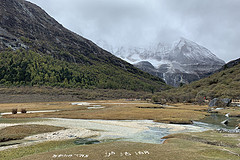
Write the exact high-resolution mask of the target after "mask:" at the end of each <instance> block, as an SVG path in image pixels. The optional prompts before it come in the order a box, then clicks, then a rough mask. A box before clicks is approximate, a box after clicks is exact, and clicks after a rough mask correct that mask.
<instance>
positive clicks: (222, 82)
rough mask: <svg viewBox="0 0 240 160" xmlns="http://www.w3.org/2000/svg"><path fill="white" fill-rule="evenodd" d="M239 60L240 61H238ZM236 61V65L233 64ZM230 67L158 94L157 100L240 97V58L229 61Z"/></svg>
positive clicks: (182, 100)
mask: <svg viewBox="0 0 240 160" xmlns="http://www.w3.org/2000/svg"><path fill="white" fill-rule="evenodd" d="M236 62H238V63H236ZM233 63H235V65H232V64H233ZM226 66H228V67H225V68H224V67H223V68H222V70H220V71H217V72H216V73H214V74H212V75H211V76H209V77H207V78H204V79H201V80H199V81H196V82H192V83H191V84H189V85H184V86H182V87H179V88H174V89H170V90H168V91H164V92H162V93H159V94H158V95H156V97H155V100H156V101H161V100H162V99H166V100H167V101H170V102H184V101H185V102H193V101H198V100H203V98H204V97H206V98H207V99H213V98H216V97H223V98H228V97H229V98H236V99H239V98H240V64H239V60H236V61H232V62H229V63H228V64H226Z"/></svg>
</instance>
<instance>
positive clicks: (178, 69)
mask: <svg viewBox="0 0 240 160" xmlns="http://www.w3.org/2000/svg"><path fill="white" fill-rule="evenodd" d="M114 54H115V55H117V56H118V57H120V58H122V59H124V60H126V61H128V62H130V63H132V64H134V65H135V66H136V67H137V68H139V69H141V70H143V71H146V72H148V73H150V74H152V75H155V76H158V77H161V78H163V79H164V80H165V81H166V83H167V84H169V85H172V86H179V85H180V84H181V83H187V84H188V83H190V82H192V81H196V80H199V79H201V78H203V77H206V76H208V75H210V74H211V73H213V72H214V71H216V70H218V69H219V68H221V67H222V66H223V65H224V64H225V62H224V61H223V60H221V59H219V58H218V57H217V56H215V55H214V54H213V53H211V52H210V51H209V50H208V49H206V48H205V47H202V46H200V45H198V44H197V43H195V42H192V41H190V40H187V39H185V38H181V39H180V40H179V41H176V42H175V43H174V44H173V45H172V46H167V45H163V44H161V43H160V44H157V45H153V46H151V47H149V48H147V49H144V48H124V47H121V48H119V49H116V51H115V52H114Z"/></svg>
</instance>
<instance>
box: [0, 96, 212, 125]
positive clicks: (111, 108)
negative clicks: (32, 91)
mask: <svg viewBox="0 0 240 160" xmlns="http://www.w3.org/2000/svg"><path fill="white" fill-rule="evenodd" d="M88 102H89V103H95V104H99V105H102V106H104V107H105V108H104V109H96V110H89V109H87V107H86V106H73V105H70V103H69V102H61V103H60V102H57V103H29V104H18V105H19V106H20V107H21V106H24V108H26V109H27V110H47V109H60V110H63V111H60V112H54V113H34V114H18V115H6V116H4V117H7V118H33V117H55V118H73V119H105V120H145V119H147V120H154V121H156V122H164V123H183V124H186V123H187V124H189V123H191V121H192V120H199V119H201V118H204V117H205V115H206V114H207V113H206V112H205V111H206V109H207V106H197V105H190V104H175V105H174V106H173V107H163V108H160V109H159V108H157V109H154V108H153V107H159V105H158V104H152V103H147V102H145V101H125V100H108V101H106V100H104V101H88ZM105 103H108V104H105ZM117 103H122V104H117ZM133 103H136V104H133ZM2 106H5V107H2ZM2 106H1V105H0V108H1V109H4V110H7V108H9V106H6V105H5V104H2ZM139 107H140V108H139ZM141 107H149V108H141Z"/></svg>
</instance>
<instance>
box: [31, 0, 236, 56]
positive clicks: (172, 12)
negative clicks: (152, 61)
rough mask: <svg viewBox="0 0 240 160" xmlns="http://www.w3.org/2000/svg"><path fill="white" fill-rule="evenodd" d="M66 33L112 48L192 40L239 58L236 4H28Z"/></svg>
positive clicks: (158, 0)
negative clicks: (37, 6)
mask: <svg viewBox="0 0 240 160" xmlns="http://www.w3.org/2000/svg"><path fill="white" fill-rule="evenodd" d="M30 1H31V2H33V3H36V4H37V5H40V6H41V7H42V8H43V9H44V10H46V11H47V12H48V13H49V14H50V15H51V16H53V17H54V18H55V19H57V20H58V21H59V22H60V23H61V24H63V25H64V26H65V27H67V28H68V29H70V30H72V31H74V32H76V33H78V34H80V35H82V36H84V37H86V38H88V39H91V40H92V41H94V42H97V41H99V40H104V41H106V42H107V43H109V44H111V45H113V46H122V45H131V46H141V47H144V46H147V45H149V44H151V43H157V42H165V43H171V42H173V41H175V40H177V39H178V38H179V37H185V38H188V39H190V40H193V41H195V42H197V43H199V44H201V45H203V46H205V47H206V48H208V49H210V50H211V51H212V52H213V53H214V54H216V55H217V56H218V57H220V58H222V59H224V60H225V61H229V60H232V59H236V58H238V56H239V52H240V45H239V37H240V31H239V28H240V21H239V20H238V19H239V17H240V10H239V8H240V1H239V0H221V1H219V0H181V1H180V0H114V1H113V0H61V1H59V0H48V1H45V0H30Z"/></svg>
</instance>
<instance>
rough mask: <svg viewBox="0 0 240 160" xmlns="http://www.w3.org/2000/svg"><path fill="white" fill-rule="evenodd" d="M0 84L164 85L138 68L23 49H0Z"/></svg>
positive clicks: (158, 87) (131, 87)
mask: <svg viewBox="0 0 240 160" xmlns="http://www.w3.org/2000/svg"><path fill="white" fill-rule="evenodd" d="M0 84H1V85H3V86H12V85H14V86H20V85H28V86H34V85H38V86H41V85H44V86H53V87H54V86H58V87H77V88H102V89H105V88H108V89H128V90H146V91H153V90H154V89H156V90H161V89H164V88H163V87H162V86H164V85H165V84H164V82H162V81H161V79H159V78H157V77H153V76H150V75H149V74H147V73H144V72H142V71H140V70H139V73H130V72H126V71H125V70H123V69H121V68H118V67H117V66H115V65H111V64H104V63H99V64H96V65H81V64H78V63H71V62H67V61H61V60H58V59H54V58H53V57H51V56H41V55H40V54H38V53H37V52H34V51H32V50H25V49H20V50H17V51H12V50H8V51H4V52H0Z"/></svg>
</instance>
